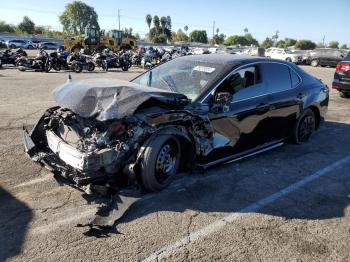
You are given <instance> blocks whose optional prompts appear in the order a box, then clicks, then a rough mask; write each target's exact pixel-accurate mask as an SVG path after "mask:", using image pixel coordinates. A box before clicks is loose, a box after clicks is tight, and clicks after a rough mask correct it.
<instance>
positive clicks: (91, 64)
mask: <svg viewBox="0 0 350 262" xmlns="http://www.w3.org/2000/svg"><path fill="white" fill-rule="evenodd" d="M87 70H88V71H89V72H92V71H94V70H95V65H94V64H93V63H88V64H87Z"/></svg>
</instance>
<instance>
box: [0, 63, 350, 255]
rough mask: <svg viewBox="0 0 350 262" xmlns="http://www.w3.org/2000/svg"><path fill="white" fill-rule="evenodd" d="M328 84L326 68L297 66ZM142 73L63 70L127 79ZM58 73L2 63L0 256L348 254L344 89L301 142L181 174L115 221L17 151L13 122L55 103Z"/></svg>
mask: <svg viewBox="0 0 350 262" xmlns="http://www.w3.org/2000/svg"><path fill="white" fill-rule="evenodd" d="M303 68H304V69H305V70H306V71H308V72H310V73H311V74H313V75H314V76H316V77H318V78H321V79H322V80H323V81H324V82H325V83H326V84H327V85H328V86H331V81H332V78H333V74H334V69H333V68H321V67H320V68H312V67H303ZM140 72H141V71H140V70H138V69H132V70H131V72H121V71H117V70H116V71H113V72H108V73H105V72H102V71H98V70H97V71H95V72H93V73H81V74H72V77H73V79H85V78H96V77H100V78H119V79H125V80H129V79H132V78H133V77H135V76H136V75H138V74H139V73H140ZM67 77H68V73H66V72H50V73H35V72H24V73H23V72H19V71H18V70H16V69H10V68H7V69H4V70H0V94H1V96H0V261H5V260H8V261H142V260H145V261H159V260H162V261H163V260H164V261H190V260H194V261H196V260H201V261H202V260H203V261H216V260H224V261H242V260H247V261H350V248H349V246H350V207H349V202H350V139H349V138H350V135H349V134H350V99H344V98H340V97H339V95H338V94H337V92H335V91H333V90H331V99H330V105H329V110H328V115H327V121H326V122H325V123H324V125H323V126H322V127H321V128H320V130H318V132H316V133H315V134H314V136H313V137H312V139H311V140H310V142H308V143H307V144H305V145H302V146H296V145H290V144H287V145H284V146H282V147H280V148H277V149H275V150H273V151H270V152H267V153H263V154H261V155H258V156H255V157H251V158H249V159H246V160H244V161H240V162H236V163H231V164H226V165H222V166H220V167H216V168H212V169H209V170H208V171H206V172H205V173H204V174H182V175H181V177H179V179H178V180H176V181H175V182H174V183H173V184H172V185H171V186H170V187H169V188H168V189H166V190H164V191H163V192H161V193H158V194H155V195H150V196H148V197H147V198H146V199H141V200H140V201H138V202H136V203H135V204H134V205H133V206H132V207H131V208H130V209H129V210H128V211H127V213H126V214H125V216H124V217H123V218H122V220H121V221H120V222H119V223H118V224H117V225H116V227H115V229H114V230H101V231H91V230H89V228H86V227H77V224H86V223H88V222H89V221H90V220H91V219H92V218H93V217H94V213H95V211H96V206H97V204H94V203H93V204H88V203H87V201H86V200H85V199H84V198H83V197H82V193H81V192H79V191H77V190H75V189H73V188H71V187H69V186H60V185H58V183H57V182H56V181H55V180H54V179H53V177H52V175H51V174H50V173H49V172H48V171H47V170H45V169H43V168H41V167H40V166H39V165H36V164H34V163H32V162H31V161H30V160H29V159H28V158H27V157H26V156H25V154H24V153H23V147H22V145H21V140H22V138H21V130H22V125H23V124H26V125H28V126H32V125H33V124H35V123H36V121H37V120H38V118H39V117H40V116H41V114H42V113H43V112H44V110H45V109H46V108H48V107H50V106H53V105H54V101H53V99H52V98H51V95H50V94H51V91H52V90H53V89H54V88H55V87H56V86H58V85H59V84H61V83H63V82H65V81H66V79H67Z"/></svg>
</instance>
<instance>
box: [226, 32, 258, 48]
mask: <svg viewBox="0 0 350 262" xmlns="http://www.w3.org/2000/svg"><path fill="white" fill-rule="evenodd" d="M224 44H225V45H240V46H250V45H255V46H259V42H258V41H257V40H256V39H255V38H254V37H253V36H252V35H251V34H250V33H247V34H245V35H232V36H230V37H228V38H227V39H226V40H225V41H224Z"/></svg>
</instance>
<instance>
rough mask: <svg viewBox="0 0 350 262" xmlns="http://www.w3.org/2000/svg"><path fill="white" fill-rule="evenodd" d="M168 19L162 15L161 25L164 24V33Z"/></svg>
mask: <svg viewBox="0 0 350 262" xmlns="http://www.w3.org/2000/svg"><path fill="white" fill-rule="evenodd" d="M167 21H168V20H167V19H166V17H165V16H162V17H161V18H160V25H161V26H162V31H163V34H164V29H165V26H166V24H167Z"/></svg>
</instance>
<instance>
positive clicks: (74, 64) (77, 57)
mask: <svg viewBox="0 0 350 262" xmlns="http://www.w3.org/2000/svg"><path fill="white" fill-rule="evenodd" d="M67 63H68V66H69V68H70V69H71V70H73V71H74V72H76V73H80V72H81V71H83V69H85V70H87V71H89V72H92V71H94V70H95V65H94V63H93V62H92V58H91V57H90V56H88V55H83V54H79V53H72V54H70V55H69V56H68V58H67Z"/></svg>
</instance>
